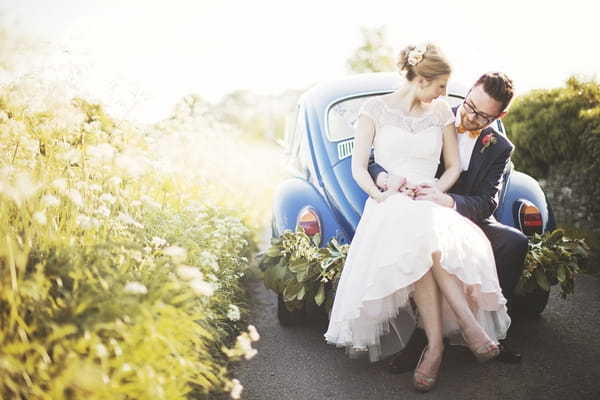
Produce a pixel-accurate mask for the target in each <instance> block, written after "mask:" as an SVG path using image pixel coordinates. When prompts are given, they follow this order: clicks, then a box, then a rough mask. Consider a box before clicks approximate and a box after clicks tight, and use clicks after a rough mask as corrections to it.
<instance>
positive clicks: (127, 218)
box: [117, 213, 144, 229]
mask: <svg viewBox="0 0 600 400" xmlns="http://www.w3.org/2000/svg"><path fill="white" fill-rule="evenodd" d="M117 221H119V222H120V223H122V224H123V225H131V226H135V227H136V228H140V229H142V228H143V227H144V225H142V224H140V223H139V222H137V221H136V220H135V219H133V217H132V216H131V215H129V214H126V213H121V214H119V215H118V216H117Z"/></svg>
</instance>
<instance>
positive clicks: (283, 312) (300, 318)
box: [277, 295, 306, 325]
mask: <svg viewBox="0 0 600 400" xmlns="http://www.w3.org/2000/svg"><path fill="white" fill-rule="evenodd" d="M277 319H278V320H279V322H280V323H281V324H282V325H298V324H300V323H302V322H304V321H305V320H306V310H305V309H304V308H302V309H300V310H294V311H289V310H288V309H287V307H286V306H285V303H284V301H283V296H282V295H278V296H277Z"/></svg>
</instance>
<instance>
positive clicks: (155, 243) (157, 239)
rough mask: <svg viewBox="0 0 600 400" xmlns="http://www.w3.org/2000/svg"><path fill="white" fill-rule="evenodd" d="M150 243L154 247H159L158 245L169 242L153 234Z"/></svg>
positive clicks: (164, 244)
mask: <svg viewBox="0 0 600 400" xmlns="http://www.w3.org/2000/svg"><path fill="white" fill-rule="evenodd" d="M150 244H151V245H152V246H154V247H156V248H159V247H163V246H166V245H168V244H169V243H168V242H167V241H166V240H165V239H163V238H161V237H158V236H154V237H152V241H150Z"/></svg>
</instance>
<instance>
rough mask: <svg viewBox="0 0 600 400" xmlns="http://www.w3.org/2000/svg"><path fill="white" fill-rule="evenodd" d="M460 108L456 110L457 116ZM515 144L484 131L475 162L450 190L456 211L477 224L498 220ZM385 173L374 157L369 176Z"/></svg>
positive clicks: (502, 136)
mask: <svg viewBox="0 0 600 400" xmlns="http://www.w3.org/2000/svg"><path fill="white" fill-rule="evenodd" d="M456 109H457V108H456V107H455V108H453V109H452V111H453V112H454V114H456ZM488 134H491V135H493V137H495V138H496V143H490V144H489V146H488V147H487V148H486V149H485V150H484V151H483V152H482V151H481V150H482V149H483V138H484V137H485V136H486V135H488ZM514 149H515V147H514V145H513V144H512V143H511V142H510V141H509V140H508V138H506V136H504V135H503V134H501V133H500V132H498V131H496V130H495V129H494V128H492V127H491V126H490V127H487V128H486V129H484V130H483V132H481V134H480V135H479V137H478V138H477V141H476V142H475V146H474V148H473V153H472V154H471V161H470V163H469V167H468V169H467V170H466V171H463V172H462V173H461V174H460V177H459V178H458V180H457V181H456V183H455V184H454V186H452V188H451V189H450V190H449V191H448V194H449V195H450V196H452V197H453V198H454V201H455V202H456V210H457V211H458V212H459V213H460V214H462V215H464V216H465V217H467V218H469V219H470V220H472V221H473V222H475V223H477V224H484V223H486V222H491V221H494V217H493V215H492V214H493V213H494V211H495V210H496V207H497V206H498V193H499V192H500V189H501V187H502V176H503V175H504V172H505V171H506V170H507V168H508V166H509V163H510V157H511V155H512V153H513V151H514ZM383 171H385V169H384V168H383V167H381V166H380V165H379V164H377V163H375V159H374V156H373V154H371V158H370V160H369V173H370V174H371V176H372V177H374V178H375V177H376V176H377V175H378V174H379V173H380V172H383ZM443 172H444V160H443V159H442V160H440V166H439V168H438V172H437V176H438V177H439V176H440V175H441V174H442V173H443Z"/></svg>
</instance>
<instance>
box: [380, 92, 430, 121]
mask: <svg viewBox="0 0 600 400" xmlns="http://www.w3.org/2000/svg"><path fill="white" fill-rule="evenodd" d="M384 97H385V96H380V97H379V101H380V102H381V103H382V104H383V106H384V107H385V109H386V111H388V112H391V113H393V114H398V115H401V116H403V117H405V118H412V119H423V118H425V117H427V116H428V115H430V114H431V113H432V112H433V105H432V104H430V105H429V107H428V108H427V109H426V110H423V112H422V113H421V114H419V115H410V114H407V113H406V112H405V111H404V110H402V109H401V108H399V107H394V106H392V105H390V104H389V102H388V101H387V100H385V99H384Z"/></svg>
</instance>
